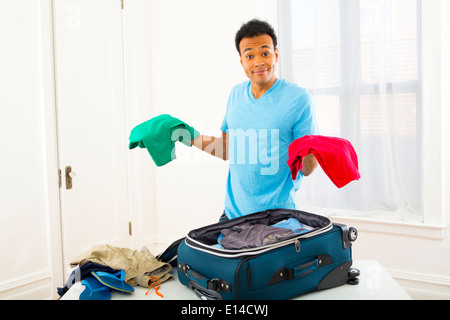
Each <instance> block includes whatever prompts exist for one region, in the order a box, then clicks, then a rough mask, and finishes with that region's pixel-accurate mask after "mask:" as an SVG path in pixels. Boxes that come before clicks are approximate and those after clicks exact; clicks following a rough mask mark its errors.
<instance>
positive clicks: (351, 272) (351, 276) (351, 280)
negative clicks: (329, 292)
mask: <svg viewBox="0 0 450 320" xmlns="http://www.w3.org/2000/svg"><path fill="white" fill-rule="evenodd" d="M360 274H361V272H360V271H359V269H356V268H350V269H348V280H347V284H350V285H357V284H358V283H359V279H358V278H357V277H359V275H360Z"/></svg>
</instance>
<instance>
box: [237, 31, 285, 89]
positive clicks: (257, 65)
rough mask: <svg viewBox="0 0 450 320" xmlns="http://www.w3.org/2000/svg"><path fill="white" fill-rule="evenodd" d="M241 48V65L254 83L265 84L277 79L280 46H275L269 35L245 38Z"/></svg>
mask: <svg viewBox="0 0 450 320" xmlns="http://www.w3.org/2000/svg"><path fill="white" fill-rule="evenodd" d="M239 49H240V53H241V65H242V67H243V68H244V71H245V74H246V75H247V77H248V78H249V79H250V81H251V82H252V83H254V84H258V85H265V84H266V83H269V82H271V81H273V80H275V64H276V63H277V62H278V48H274V47H273V41H272V38H271V37H270V36H269V35H267V34H264V35H260V36H256V37H252V38H243V39H242V40H241V42H240V44H239Z"/></svg>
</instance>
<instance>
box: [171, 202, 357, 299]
mask: <svg viewBox="0 0 450 320" xmlns="http://www.w3.org/2000/svg"><path fill="white" fill-rule="evenodd" d="M293 220H294V221H295V222H297V223H298V225H300V227H298V225H295V224H294V227H292V221H293ZM280 225H281V226H282V225H287V227H286V229H284V230H285V232H282V231H283V229H281V230H280V228H279V226H280ZM249 226H250V227H251V228H252V227H253V226H255V228H256V229H255V230H253V231H251V230H250V229H251V228H249ZM265 227H268V228H265ZM271 228H273V229H271ZM261 230H264V231H261ZM254 231H256V232H254ZM272 231H273V232H272ZM252 232H253V233H252ZM240 233H244V234H242V236H241V235H240ZM230 235H231V236H232V239H231V241H224V240H225V238H226V237H229V236H230ZM356 238H357V231H356V229H355V228H348V227H347V226H345V225H341V224H332V223H331V221H330V220H329V219H328V218H326V217H323V216H319V215H315V214H311V213H307V212H303V211H298V210H287V209H273V210H267V211H263V212H258V213H254V214H250V215H246V216H243V217H239V218H236V219H232V220H228V221H224V222H219V223H216V224H212V225H209V226H205V227H202V228H199V229H195V230H192V231H190V232H189V233H188V235H187V237H186V238H183V239H180V240H179V241H177V242H176V243H174V245H172V246H171V248H169V249H170V250H168V251H172V252H173V250H174V248H175V247H177V246H178V251H177V266H178V279H179V281H180V282H181V283H182V284H183V285H186V286H188V287H190V288H191V289H192V290H194V292H195V293H196V294H197V295H198V296H199V297H200V298H202V299H214V300H222V299H223V300H249V299H250V300H278V299H289V298H292V297H295V296H298V295H301V294H304V293H307V292H310V291H315V290H323V289H328V288H333V287H337V286H340V285H343V284H346V283H349V284H357V283H358V278H357V276H358V275H359V271H358V270H357V269H355V268H352V267H351V266H352V252H351V247H352V244H351V242H353V241H355V240H356ZM228 240H230V239H228ZM243 240H245V241H243ZM247 240H248V241H247ZM246 241H247V242H248V245H243V243H245V242H246ZM230 243H231V247H232V249H230V246H229V244H230Z"/></svg>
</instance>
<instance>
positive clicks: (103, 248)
mask: <svg viewBox="0 0 450 320" xmlns="http://www.w3.org/2000/svg"><path fill="white" fill-rule="evenodd" d="M87 262H94V263H98V264H101V265H105V266H108V267H110V268H112V269H116V270H124V271H125V282H126V283H128V284H129V285H131V286H136V285H140V286H143V287H149V286H150V285H151V284H152V279H151V276H156V277H158V279H159V280H160V281H161V283H162V282H164V281H166V280H169V279H172V278H173V276H172V274H170V270H171V269H172V266H171V265H170V264H168V263H164V262H161V261H159V260H158V259H156V258H155V257H154V256H153V255H152V254H151V253H150V252H149V251H148V249H147V248H145V247H144V248H143V250H142V251H137V250H131V249H128V248H119V247H115V246H111V245H107V244H102V245H97V246H94V247H93V248H92V249H91V250H89V251H87V252H85V253H83V254H82V255H80V256H79V257H78V258H76V259H75V260H73V261H72V262H71V263H70V265H71V266H72V267H75V266H77V265H79V266H82V265H83V264H85V263H87Z"/></svg>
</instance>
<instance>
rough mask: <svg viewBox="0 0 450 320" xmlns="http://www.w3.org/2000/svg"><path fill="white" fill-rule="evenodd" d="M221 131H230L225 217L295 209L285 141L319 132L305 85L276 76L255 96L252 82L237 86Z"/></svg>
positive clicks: (297, 184)
mask: <svg viewBox="0 0 450 320" xmlns="http://www.w3.org/2000/svg"><path fill="white" fill-rule="evenodd" d="M221 130H222V131H223V132H227V133H228V134H229V146H228V148H229V149H228V151H229V154H228V159H229V171H228V179H227V187H226V196H225V213H226V215H227V216H228V218H229V219H233V218H236V217H240V216H243V215H247V214H250V213H254V212H259V211H263V210H267V209H276V208H284V209H296V208H297V206H296V204H295V192H296V191H297V190H298V188H299V187H300V183H301V181H302V178H303V175H302V174H301V172H300V173H299V174H298V176H297V179H296V180H292V178H291V175H290V169H289V166H288V165H287V160H288V158H289V152H288V151H289V145H290V144H291V143H292V142H293V141H294V140H296V139H299V138H301V137H303V136H305V135H316V134H318V129H317V123H316V117H315V112H314V104H313V101H312V98H311V95H310V94H309V93H308V92H307V91H306V90H305V89H303V88H301V87H299V86H297V85H295V84H293V83H289V82H287V81H285V80H280V79H277V81H276V82H275V83H274V84H273V86H272V87H271V88H270V89H269V90H268V91H267V92H266V93H265V94H264V95H263V96H262V97H260V98H259V99H255V98H254V96H253V94H252V93H251V91H250V81H245V82H243V83H241V84H238V85H236V86H235V87H233V89H232V90H231V93H230V96H229V98H228V104H227V110H226V114H225V118H224V120H223V123H222V126H221Z"/></svg>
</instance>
